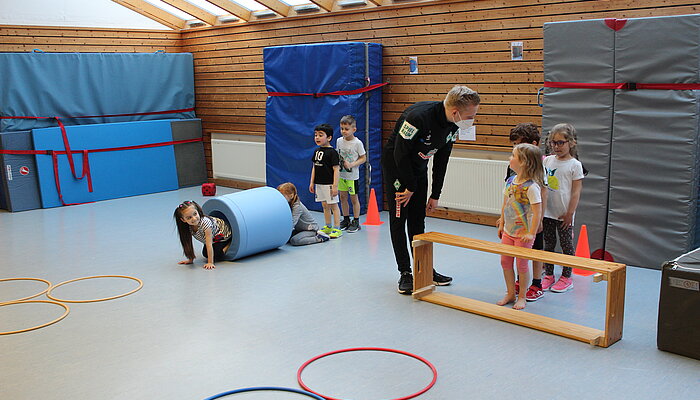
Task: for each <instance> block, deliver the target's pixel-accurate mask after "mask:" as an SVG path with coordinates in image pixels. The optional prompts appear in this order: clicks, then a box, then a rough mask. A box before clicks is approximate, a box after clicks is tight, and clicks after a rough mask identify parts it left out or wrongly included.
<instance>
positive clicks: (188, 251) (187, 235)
mask: <svg viewBox="0 0 700 400" xmlns="http://www.w3.org/2000/svg"><path fill="white" fill-rule="evenodd" d="M189 207H194V208H195V209H196V210H197V213H198V214H199V217H200V218H204V211H202V207H200V206H199V204H197V203H196V202H194V201H190V200H187V201H183V202H182V203H180V205H178V206H177V208H176V209H175V212H174V213H173V217H174V218H175V224H176V225H177V234H178V236H180V244H182V252H183V253H185V257H187V258H189V259H190V260H194V258H195V257H194V247H192V231H191V230H190V225H189V224H188V223H187V222H185V221H183V220H182V213H183V212H184V211H185V210H186V209H188V208H189Z"/></svg>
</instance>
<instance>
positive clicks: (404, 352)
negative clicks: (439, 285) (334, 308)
mask: <svg viewBox="0 0 700 400" xmlns="http://www.w3.org/2000/svg"><path fill="white" fill-rule="evenodd" d="M351 351H385V352H389V353H397V354H403V355H404V356H408V357H411V358H415V359H416V360H418V361H420V362H422V363H423V364H425V365H427V366H428V367H429V368H430V370H431V371H433V380H432V381H431V382H430V383H429V384H428V386H426V387H425V388H423V389H421V390H420V391H419V392H416V393H414V394H410V395H408V396H404V397H399V398H396V399H391V400H408V399H412V398H414V397H416V396H420V395H421V394H423V393H425V392H427V391H428V390H429V389H430V388H431V387H433V385H435V381H437V369H435V366H434V365H433V364H431V363H430V361H428V360H426V359H425V358H423V357H420V356H417V355H415V354H411V353H408V352H406V351H402V350H394V349H385V348H381V347H355V348H351V349H343V350H335V351H330V352H328V353H325V354H321V355H320V356H316V357H314V358H312V359H310V360H309V361H307V362H305V363H304V364H302V365H301V367H299V370H298V371H297V381H298V382H299V386H301V387H302V388H304V390H308V391H309V392H311V393H314V394H317V395H319V396H322V397H323V398H324V399H326V400H342V399H336V398H333V397H329V396H326V395H323V394H320V393H318V392H314V391H313V390H311V388H309V387H308V386H307V385H306V384H304V382H303V381H302V380H301V373H302V372H304V369H305V368H306V367H308V366H309V364H311V363H312V362H314V361H316V360H319V359H321V358H324V357H327V356H330V355H333V354H338V353H347V352H351Z"/></svg>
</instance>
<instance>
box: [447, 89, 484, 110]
mask: <svg viewBox="0 0 700 400" xmlns="http://www.w3.org/2000/svg"><path fill="white" fill-rule="evenodd" d="M479 103H481V97H479V93H477V92H476V91H475V90H472V89H470V88H468V87H466V86H462V85H456V86H455V87H453V88H452V89H450V91H449V92H447V96H445V101H444V104H445V107H457V108H459V109H464V108H466V107H468V106H477V105H479Z"/></svg>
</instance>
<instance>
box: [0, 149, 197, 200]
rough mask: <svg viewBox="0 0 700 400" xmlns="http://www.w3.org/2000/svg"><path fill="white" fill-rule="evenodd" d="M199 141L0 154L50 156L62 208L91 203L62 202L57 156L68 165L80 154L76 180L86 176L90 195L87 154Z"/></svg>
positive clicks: (4, 151)
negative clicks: (64, 157) (66, 157)
mask: <svg viewBox="0 0 700 400" xmlns="http://www.w3.org/2000/svg"><path fill="white" fill-rule="evenodd" d="M201 141H202V138H197V139H185V140H174V141H170V142H160V143H149V144H140V145H135V146H123V147H109V148H105V149H93V150H71V151H63V150H2V149H0V154H18V155H48V156H51V161H52V162H53V176H54V180H55V182H56V190H57V191H58V197H59V199H60V200H61V204H62V205H64V206H73V205H77V204H87V203H92V202H87V203H66V202H65V201H63V193H62V192H61V180H60V179H59V174H58V156H59V155H66V156H68V160H69V163H71V162H72V159H73V154H82V155H83V174H82V175H81V176H80V178H76V179H82V178H84V177H85V176H87V179H88V191H89V192H90V193H92V176H91V175H90V160H89V158H88V154H89V153H103V152H106V151H121V150H134V149H147V148H151V147H162V146H170V145H176V144H184V143H195V142H201ZM71 165H72V164H71ZM73 176H74V177H75V174H73Z"/></svg>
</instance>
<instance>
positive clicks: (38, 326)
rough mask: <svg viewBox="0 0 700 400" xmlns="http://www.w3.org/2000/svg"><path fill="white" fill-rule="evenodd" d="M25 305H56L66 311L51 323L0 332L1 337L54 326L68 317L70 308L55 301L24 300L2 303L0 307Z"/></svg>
mask: <svg viewBox="0 0 700 400" xmlns="http://www.w3.org/2000/svg"><path fill="white" fill-rule="evenodd" d="M26 303H49V304H56V305H59V306H61V307H63V308H64V309H65V310H66V311H65V312H64V313H63V315H61V316H60V317H58V318H56V319H55V320H53V321H51V322H47V323H45V324H41V325H37V326H35V327H32V328H27V329H19V330H16V331H7V332H0V336H2V335H12V334H14V333H22V332H29V331H33V330H35V329H39V328H43V327H46V326H49V325H53V324H55V323H56V322H58V321H60V320H62V319H63V318H65V317H66V315H68V313H69V312H70V308H68V305H66V304H63V303H59V302H57V301H50V300H24V301H13V302H9V303H2V304H0V307H3V306H12V305H15V304H26Z"/></svg>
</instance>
